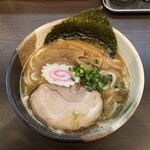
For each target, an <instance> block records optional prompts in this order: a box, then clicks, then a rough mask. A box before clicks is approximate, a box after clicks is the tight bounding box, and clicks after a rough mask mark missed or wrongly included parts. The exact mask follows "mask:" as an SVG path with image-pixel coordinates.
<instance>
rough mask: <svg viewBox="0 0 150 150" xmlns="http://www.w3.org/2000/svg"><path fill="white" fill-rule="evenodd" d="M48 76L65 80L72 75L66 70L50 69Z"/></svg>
mask: <svg viewBox="0 0 150 150" xmlns="http://www.w3.org/2000/svg"><path fill="white" fill-rule="evenodd" d="M49 77H50V78H52V79H53V80H55V81H64V82H67V81H69V80H70V79H71V77H72V75H71V73H70V72H69V71H67V70H51V71H50V72H49Z"/></svg>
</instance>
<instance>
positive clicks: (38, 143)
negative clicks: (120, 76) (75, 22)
mask: <svg viewBox="0 0 150 150" xmlns="http://www.w3.org/2000/svg"><path fill="white" fill-rule="evenodd" d="M98 6H100V1H99V0H76V1H75V0H56V1H54V0H1V1H0V150H27V149H35V150H58V149H61V150H66V149H72V150H75V149H85V150H90V149H92V150H94V149H99V150H112V149H113V150H150V15H115V14H110V13H108V12H107V11H106V10H104V11H105V13H106V15H107V17H108V19H109V21H110V23H111V24H112V26H113V27H115V28H116V29H118V30H119V31H121V32H122V33H123V34H124V35H125V36H126V37H127V38H128V39H129V40H130V41H131V42H132V43H133V45H134V46H135V48H136V49H137V51H138V53H139V55H140V57H141V59H142V62H143V65H144V70H145V78H146V82H145V90H144V94H143V97H142V100H141V103H140V105H139V107H138V109H137V111H136V112H135V113H134V115H133V116H132V117H131V119H130V120H129V121H128V122H127V123H126V124H125V125H124V126H123V127H121V128H120V129H119V130H117V131H116V132H114V133H113V134H111V135H109V136H107V137H105V138H103V139H99V140H97V141H94V142H90V143H64V142H58V141H53V140H51V139H47V138H45V137H42V136H41V135H39V134H37V133H35V132H34V131H32V130H31V129H29V128H28V127H27V126H26V125H25V124H24V123H23V122H22V121H21V120H20V119H19V118H18V117H17V115H16V114H15V112H14V111H13V109H12V108H11V106H10V103H9V100H8V97H7V94H6V88H5V76H6V70H7V65H8V62H9V60H10V57H11V55H12V53H13V52H14V50H15V48H16V47H17V45H18V44H19V42H20V41H21V40H22V39H23V38H24V37H25V36H26V35H28V34H29V33H30V32H31V31H33V30H34V29H35V28H37V27H39V26H41V25H43V24H45V23H47V22H49V21H52V20H56V19H60V18H65V17H68V16H71V15H73V14H75V13H77V12H80V11H82V10H84V9H88V8H92V7H98ZM137 82H138V81H137Z"/></svg>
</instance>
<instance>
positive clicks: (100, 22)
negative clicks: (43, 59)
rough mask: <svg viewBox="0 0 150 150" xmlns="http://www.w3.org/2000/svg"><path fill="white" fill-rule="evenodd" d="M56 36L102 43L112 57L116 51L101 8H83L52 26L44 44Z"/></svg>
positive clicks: (110, 28) (53, 39)
mask: <svg viewBox="0 0 150 150" xmlns="http://www.w3.org/2000/svg"><path fill="white" fill-rule="evenodd" d="M58 38H62V39H80V40H84V41H87V42H90V43H99V44H102V43H104V44H105V45H106V46H107V47H108V53H109V54H110V56H111V57H112V58H114V56H115V54H116V52H117V40H116V37H115V34H114V32H113V29H112V26H111V25H110V23H109V21H108V20H107V18H106V16H105V15H104V13H103V11H102V9H101V8H95V9H89V10H85V11H83V12H81V13H79V14H77V15H74V16H72V17H70V18H68V19H66V20H64V21H62V23H60V24H58V25H56V26H54V27H53V29H52V30H51V31H50V32H49V33H48V34H47V36H46V38H45V42H44V44H49V43H50V42H53V41H55V40H57V39H58Z"/></svg>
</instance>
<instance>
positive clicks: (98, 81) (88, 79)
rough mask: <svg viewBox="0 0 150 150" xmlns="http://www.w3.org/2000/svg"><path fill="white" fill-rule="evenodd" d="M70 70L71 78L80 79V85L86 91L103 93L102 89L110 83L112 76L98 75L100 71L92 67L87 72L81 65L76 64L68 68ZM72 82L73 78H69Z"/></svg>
mask: <svg viewBox="0 0 150 150" xmlns="http://www.w3.org/2000/svg"><path fill="white" fill-rule="evenodd" d="M70 70H71V72H72V75H73V77H80V83H81V85H82V86H83V87H85V88H86V89H87V90H88V91H90V92H91V91H93V90H97V91H99V92H102V91H103V88H104V87H105V86H106V85H107V84H110V82H112V75H111V74H108V75H102V74H101V73H100V69H99V68H98V67H93V68H92V69H91V70H89V69H88V68H87V67H85V66H84V65H82V64H78V65H76V66H75V67H73V68H71V67H70V68H69V71H70ZM71 79H72V80H73V81H74V80H75V79H74V78H71Z"/></svg>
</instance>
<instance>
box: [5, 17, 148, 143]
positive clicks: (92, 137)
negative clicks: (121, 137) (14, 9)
mask: <svg viewBox="0 0 150 150" xmlns="http://www.w3.org/2000/svg"><path fill="white" fill-rule="evenodd" d="M63 20H64V19H59V20H55V21H52V22H49V23H47V24H52V26H53V25H55V24H58V23H60V22H61V21H63ZM47 24H44V25H42V26H40V27H39V28H41V27H44V26H45V25H47ZM39 28H37V29H35V30H38V29H39ZM113 31H114V33H115V35H116V36H121V37H122V38H123V40H125V42H127V43H128V44H129V46H130V47H131V48H132V52H133V54H134V56H135V58H136V60H137V61H138V69H140V75H139V77H140V79H139V81H140V83H139V85H140V92H139V95H138V98H137V99H136V101H134V102H133V103H132V105H131V106H130V108H129V109H128V110H127V111H126V112H125V114H124V116H122V117H120V118H118V119H117V122H114V123H113V124H112V125H111V126H108V127H107V128H106V129H105V130H104V131H107V132H106V133H105V132H104V131H103V132H104V133H100V132H94V133H92V134H88V135H85V136H83V137H67V136H66V137H65V136H61V135H59V134H49V133H46V132H44V131H42V130H40V129H39V128H37V127H36V126H35V125H34V124H32V122H29V121H28V119H27V118H26V117H25V115H23V114H22V113H21V112H20V111H19V109H18V107H17V106H16V104H15V103H14V102H15V100H14V99H13V96H12V94H11V88H10V76H11V71H12V66H13V63H14V61H15V59H16V57H17V52H16V51H14V53H13V55H12V56H11V59H10V61H9V64H8V68H7V73H6V90H7V95H8V98H9V101H10V103H11V106H12V107H13V109H14V111H15V112H16V114H17V115H18V116H19V118H20V119H21V120H23V121H24V122H25V123H26V124H27V125H28V126H29V127H30V128H31V129H32V130H34V131H36V132H38V133H39V134H41V135H43V136H45V137H48V138H51V139H54V140H60V141H68V142H69V141H70V142H78V141H93V140H96V139H99V138H102V137H105V136H107V135H109V134H111V133H113V132H114V131H116V130H117V129H118V128H120V127H121V126H122V125H123V124H125V123H126V122H127V121H128V120H129V118H130V117H131V116H132V115H133V113H134V112H135V110H136V109H137V107H138V105H139V103H140V101H141V98H142V95H143V91H144V82H145V77H144V69H143V64H142V61H141V59H140V56H139V54H138V52H137V51H136V49H135V48H134V46H133V45H132V43H131V42H130V41H129V40H128V39H127V38H126V37H125V35H123V34H122V33H121V32H120V31H118V30H117V29H115V28H113ZM32 34H33V32H31V33H30V34H29V35H27V36H26V37H25V39H24V40H23V41H22V42H24V41H25V40H26V39H27V38H28V39H29V38H30V36H32ZM22 42H21V43H22ZM118 122H119V123H118Z"/></svg>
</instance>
